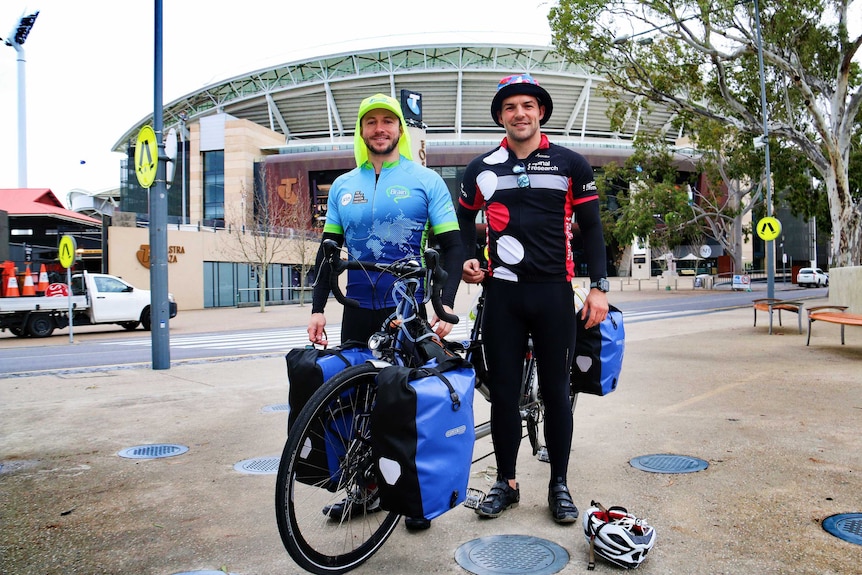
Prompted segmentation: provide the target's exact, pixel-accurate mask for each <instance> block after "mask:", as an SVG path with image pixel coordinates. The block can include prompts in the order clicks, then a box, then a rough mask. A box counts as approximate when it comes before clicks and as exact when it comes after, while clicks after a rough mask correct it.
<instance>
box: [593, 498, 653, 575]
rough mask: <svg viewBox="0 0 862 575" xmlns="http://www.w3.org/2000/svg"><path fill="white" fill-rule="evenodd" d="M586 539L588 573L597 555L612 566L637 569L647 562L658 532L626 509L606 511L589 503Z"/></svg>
mask: <svg viewBox="0 0 862 575" xmlns="http://www.w3.org/2000/svg"><path fill="white" fill-rule="evenodd" d="M584 536H585V537H586V538H587V543H589V544H590V563H589V565H588V566H587V569H588V570H590V571H591V570H592V569H593V568H594V567H595V565H596V561H595V555H598V556H599V557H604V558H605V559H607V560H608V561H610V562H611V563H614V564H615V565H619V566H620V567H625V568H626V569H635V568H637V567H638V566H640V564H641V563H643V560H644V559H646V557H647V554H648V553H649V552H650V549H652V548H653V545H655V540H656V533H655V529H654V528H652V527H651V526H650V525H648V524H647V523H646V521H644V520H643V519H638V518H637V517H635V516H634V515H632V514H631V513H629V512H628V510H626V508H625V507H610V508H608V509H605V508H604V507H603V506H602V504H601V503H597V502H595V501H592V502H590V508H589V509H587V512H586V513H584Z"/></svg>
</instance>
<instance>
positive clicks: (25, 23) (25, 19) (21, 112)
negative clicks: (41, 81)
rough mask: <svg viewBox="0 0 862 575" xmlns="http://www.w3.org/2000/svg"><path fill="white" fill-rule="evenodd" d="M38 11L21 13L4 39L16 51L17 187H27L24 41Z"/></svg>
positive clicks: (25, 58)
mask: <svg viewBox="0 0 862 575" xmlns="http://www.w3.org/2000/svg"><path fill="white" fill-rule="evenodd" d="M38 15H39V12H38V11H36V12H33V13H32V14H23V15H22V16H21V18H19V19H18V23H17V24H15V26H13V27H12V31H11V32H10V33H9V37H8V38H6V40H4V42H5V44H6V45H7V46H12V47H13V48H15V51H16V52H17V53H18V58H17V60H18V187H19V188H26V187H27V95H26V86H27V83H26V74H25V64H26V63H27V57H26V55H25V54H24V42H25V41H26V40H27V35H28V34H30V30H32V29H33V23H34V22H36V16H38Z"/></svg>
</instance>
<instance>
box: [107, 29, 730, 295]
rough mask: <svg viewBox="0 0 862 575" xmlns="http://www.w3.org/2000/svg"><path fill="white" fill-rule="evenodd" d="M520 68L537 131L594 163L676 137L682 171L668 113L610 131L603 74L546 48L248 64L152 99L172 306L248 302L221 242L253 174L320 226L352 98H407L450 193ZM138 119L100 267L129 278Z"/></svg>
mask: <svg viewBox="0 0 862 575" xmlns="http://www.w3.org/2000/svg"><path fill="white" fill-rule="evenodd" d="M522 72H529V73H531V74H532V75H533V76H535V77H536V78H537V80H538V81H539V82H540V83H541V84H542V86H544V87H545V88H547V90H548V91H549V92H550V94H551V96H552V97H553V100H554V112H553V116H552V117H551V118H550V120H549V121H548V122H547V124H546V125H545V126H544V128H543V129H544V131H545V132H546V133H548V134H549V135H550V137H551V139H552V140H553V141H554V142H556V143H558V144H561V145H564V146H568V147H571V148H573V149H575V150H577V151H578V152H580V153H581V154H583V155H584V156H585V157H586V158H587V159H588V160H589V161H590V163H591V164H592V165H593V167H594V168H596V169H601V167H602V166H604V165H605V164H607V163H608V162H611V161H616V162H622V161H624V160H625V159H626V158H627V157H628V156H629V155H630V154H631V153H632V140H633V138H634V136H635V134H637V133H638V131H640V130H644V129H649V130H651V131H659V132H661V133H663V134H664V135H665V136H666V138H667V140H668V141H669V142H670V143H672V144H674V145H677V152H678V159H679V161H680V166H681V169H683V170H686V171H688V170H690V169H692V166H691V163H690V160H691V156H692V150H691V149H690V148H687V147H686V141H687V140H686V138H685V134H684V133H682V132H681V131H680V130H679V129H678V128H676V127H675V122H674V116H673V115H672V114H671V113H669V112H668V111H667V110H663V109H661V108H655V107H649V108H647V107H644V108H643V109H642V112H641V113H640V114H633V115H631V116H630V117H627V118H626V119H625V121H624V122H623V123H622V125H621V126H620V128H619V129H617V130H615V129H613V128H612V126H611V121H610V119H609V114H608V112H609V109H610V108H611V107H612V106H614V105H615V103H616V102H609V101H608V100H607V99H606V98H605V97H604V96H603V92H602V87H603V82H602V79H601V78H599V77H597V76H595V75H593V74H591V73H589V72H588V71H586V70H584V69H583V68H580V67H578V66H575V65H573V64H571V63H569V62H566V61H565V60H564V59H563V58H562V57H561V56H560V55H559V54H557V53H556V52H555V51H553V50H552V49H550V48H548V47H541V46H510V45H499V44H494V45H492V44H483V45H466V46H465V45H449V44H446V45H416V46H402V47H393V48H385V49H383V48H381V49H375V50H370V51H364V52H358V53H342V54H334V55H330V56H324V57H320V58H315V59H309V60H304V61H299V62H292V63H287V64H282V65H278V66H273V67H270V68H266V69H262V70H257V71H254V72H250V73H248V74H244V75H242V76H237V77H234V78H230V79H228V80H225V81H223V82H219V83H217V84H213V85H211V86H207V87H205V88H203V89H201V90H199V91H196V92H194V93H191V94H188V95H186V96H184V97H182V98H179V99H177V100H174V101H173V102H170V103H169V104H167V105H166V106H165V107H164V112H163V119H164V120H163V121H164V133H165V135H166V138H167V144H166V151H167V153H168V155H169V156H173V157H174V161H173V162H172V164H173V166H172V169H171V170H170V171H171V173H170V174H169V176H168V181H169V184H170V186H169V190H168V216H169V230H168V236H169V238H168V243H169V246H171V247H170V249H171V250H173V251H172V253H173V255H174V257H173V258H171V260H170V262H169V271H170V289H171V291H172V292H174V293H175V294H176V295H177V300H178V302H179V303H180V307H181V308H187V309H194V308H202V307H212V306H232V305H238V304H243V303H246V302H248V301H252V302H253V301H256V298H257V293H256V290H255V289H254V288H255V286H256V285H257V283H258V279H257V278H256V277H255V272H254V269H253V267H252V266H250V265H248V264H247V263H245V262H244V261H243V259H242V258H238V257H236V255H235V254H236V250H235V249H234V250H232V249H231V241H232V239H235V238H236V236H237V235H238V234H241V233H242V232H243V230H244V228H245V224H244V222H247V221H248V219H249V218H250V216H249V215H248V214H249V213H250V211H249V204H250V203H251V198H253V194H258V195H260V193H261V188H263V187H265V186H263V185H262V184H261V182H263V181H264V179H265V180H266V181H267V182H272V181H275V182H277V185H278V186H279V187H280V188H281V190H280V191H281V192H284V193H280V194H279V195H280V196H281V200H282V201H285V209H288V208H287V205H288V204H287V197H288V196H290V197H296V196H293V194H298V195H299V197H302V198H307V199H308V201H310V202H311V205H312V208H313V214H312V218H313V221H316V222H318V223H319V222H322V219H323V217H324V214H323V207H325V202H326V197H327V192H328V189H329V185H330V184H331V183H332V181H333V180H334V179H335V178H336V177H337V176H338V175H340V174H341V173H343V172H345V171H347V170H349V169H351V168H352V167H354V165H355V164H354V158H353V129H354V126H355V122H356V113H357V110H358V108H359V103H360V102H361V100H362V99H364V98H365V97H367V96H369V95H371V94H374V93H378V92H381V93H385V94H389V95H391V96H393V97H396V98H402V99H404V103H405V104H408V103H409V104H410V106H406V105H405V108H414V110H413V111H412V112H411V110H410V109H406V110H405V111H406V113H407V114H408V116H414V122H413V123H414V124H415V125H416V128H415V130H417V131H418V132H414V134H413V140H414V148H415V149H416V153H415V154H414V155H415V156H416V159H418V160H419V161H423V162H424V163H425V164H426V165H427V166H428V167H430V168H432V169H434V170H436V171H438V173H440V175H441V176H442V177H443V179H444V180H445V181H446V183H447V185H448V186H449V189H450V191H451V193H452V194H453V197H455V195H456V193H457V190H458V189H459V187H460V181H461V176H462V174H463V170H464V167H465V166H466V165H467V163H468V162H469V161H470V160H471V159H472V158H473V157H475V156H476V155H478V154H480V153H482V152H485V151H487V150H489V149H490V148H491V147H493V146H495V145H497V144H499V142H500V140H501V139H502V137H503V136H504V132H503V130H502V129H501V128H499V127H498V126H497V125H496V124H495V123H494V121H493V119H492V117H491V114H490V103H491V99H492V97H493V95H494V92H495V90H496V87H497V83H498V82H499V80H500V79H501V78H502V77H504V76H507V75H509V74H514V73H522ZM407 100H409V102H408V101H407ZM416 104H418V106H416ZM417 114H421V119H420V118H417V117H416V115H417ZM147 124H150V125H151V124H152V116H151V115H150V116H147V117H144V118H142V120H141V121H140V122H138V123H137V124H135V125H134V126H131V127H130V128H129V130H128V131H127V132H126V133H125V134H124V135H123V136H122V137H121V138H120V139H119V140H118V141H117V143H116V144H115V145H114V150H115V151H119V152H123V153H125V154H127V157H128V158H129V159H128V160H127V166H126V169H125V170H124V173H125V174H126V176H125V178H124V179H123V181H122V182H121V194H120V202H119V207H118V209H116V210H115V212H114V216H113V217H112V221H111V226H110V230H109V234H108V238H109V244H110V246H111V249H110V250H109V254H108V258H107V262H108V264H107V265H108V268H109V269H110V270H111V273H117V274H121V275H123V276H124V277H126V278H128V279H130V280H131V281H133V283H134V282H135V281H138V282H139V283H141V284H144V282H146V281H148V277H149V275H148V273H149V270H148V269H147V268H146V267H145V266H144V265H143V262H144V261H146V257H144V256H145V255H146V253H147V251H148V249H149V247H148V243H149V239H148V236H147V231H146V228H145V223H144V222H145V221H146V220H147V213H148V199H147V197H148V193H147V190H145V189H142V188H140V187H139V186H138V184H137V181H136V179H135V176H134V170H133V164H134V145H135V140H136V136H137V134H138V132H139V130H140V129H141V128H142V127H143V126H144V125H147ZM175 144H176V145H175ZM174 150H175V151H174ZM235 214H239V215H240V217H239V219H237V218H235V217H233V215H235ZM204 232H206V233H204ZM302 243H303V244H304V243H306V242H302ZM235 247H236V246H235V245H234V248H235ZM314 249H315V251H316V243H315V244H314ZM307 251H308V248H307V247H306V246H301V247H299V248H295V249H288V250H285V255H283V256H280V257H279V258H278V259H277V261H275V262H274V263H273V265H271V266H269V270H268V272H267V286H268V288H269V291H268V293H267V295H266V297H267V299H269V300H270V301H273V302H276V301H295V300H296V298H297V297H298V294H299V291H300V290H299V289H298V288H299V287H300V285H301V277H300V275H301V274H300V272H299V270H300V269H301V267H302V264H304V261H301V260H305V259H306V258H307V257H308V256H307V253H306V252H307ZM142 254H143V255H142ZM716 255H717V254H716ZM246 261H247V260H246Z"/></svg>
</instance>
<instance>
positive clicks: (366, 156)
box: [308, 94, 464, 529]
mask: <svg viewBox="0 0 862 575" xmlns="http://www.w3.org/2000/svg"><path fill="white" fill-rule="evenodd" d="M353 151H354V156H355V157H356V168H354V169H353V170H351V171H349V172H348V173H346V174H343V175H341V176H339V177H338V178H337V179H336V180H335V182H334V183H333V184H332V187H331V188H330V190H329V199H328V200H327V211H326V223H325V224H324V227H323V240H327V239H332V240H335V241H336V242H337V243H338V245H345V246H346V247H347V250H348V251H349V252H350V257H351V259H355V260H360V261H377V262H383V263H391V262H395V261H400V260H404V259H416V260H420V259H421V257H422V253H423V251H424V249H425V247H426V246H425V243H426V241H427V238H428V234H429V232H432V233H433V234H434V236H435V238H436V242H437V243H438V244H439V246H440V252H441V259H442V261H443V265H444V267H445V269H446V271H447V272H448V274H449V276H448V280H447V282H446V285H445V286H444V288H443V294H442V301H443V307H444V309H445V310H446V311H447V312H449V313H452V307H453V306H454V303H455V294H456V291H457V289H458V284H459V283H460V279H461V277H460V276H461V264H462V263H463V261H464V258H463V254H462V251H461V238H460V235H459V231H458V221H457V218H456V216H455V207H454V205H453V203H452V197H451V196H450V194H449V189H448V188H447V187H446V184H445V182H443V179H442V178H441V177H440V176H439V175H438V174H437V173H436V172H434V171H433V170H430V169H428V168H426V167H424V166H422V165H420V164H417V163H414V162H413V161H411V156H412V152H411V148H410V136H409V134H408V132H407V124H406V122H405V120H404V114H403V113H402V111H401V105H400V104H399V103H398V101H397V100H395V99H394V98H392V97H390V96H387V95H385V94H375V95H374V96H370V97H368V98H366V99H365V100H363V101H362V103H361V104H360V106H359V114H358V115H357V118H356V131H355V134H354V148H353ZM322 261H323V246H322V245H321V248H320V250H319V252H318V255H317V265H316V267H317V269H318V275H317V279H316V282H315V285H314V291H313V298H312V306H311V320H310V321H309V323H308V339H309V340H310V341H312V342H313V343H316V344H326V343H327V342H326V340H325V339H324V331H323V330H324V327H325V326H326V318H325V316H324V315H323V310H324V307H325V305H326V301H327V299H328V297H329V273H330V269H329V266H323V265H321V262H322ZM393 282H394V278H393V277H392V276H391V275H389V274H385V273H376V272H371V271H368V272H362V271H348V276H347V294H346V295H347V297H348V298H352V299H355V300H356V301H358V302H359V305H360V307H358V308H353V307H345V308H344V313H343V316H342V323H341V341H348V340H355V341H368V338H369V337H370V336H371V334H373V333H375V332H377V331H379V329H380V326H381V325H382V323H383V321H384V320H385V319H386V318H387V317H389V316H390V315H391V314H392V313H393V312H394V311H395V309H394V307H393V303H392V302H393V298H392V293H391V288H392V284H393ZM419 295H420V298H421V294H419ZM421 311H424V310H421ZM430 323H431V325H432V327H434V330H435V332H436V333H437V335H439V336H440V337H441V338H442V337H445V336H446V335H447V334H448V333H449V332H450V331H451V329H452V325H451V324H449V323H447V322H444V321H442V320H440V319H438V318H437V317H436V315H432V317H431V321H430ZM366 499H367V500H368V503H366V504H365V509H351V508H350V503H349V502H347V501H344V502H341V503H337V504H335V505H330V506H327V507H326V508H324V510H323V512H324V514H326V515H328V516H329V517H332V518H334V519H341V518H342V517H343V516H345V515H346V516H347V517H349V516H350V515H352V514H356V513H363V512H364V513H370V512H374V511H378V510H379V509H380V503H379V499H378V498H376V497H370V498H366ZM405 524H406V526H407V528H408V529H427V528H428V527H429V526H430V521H427V520H426V519H424V518H422V517H419V518H407V519H406V520H405Z"/></svg>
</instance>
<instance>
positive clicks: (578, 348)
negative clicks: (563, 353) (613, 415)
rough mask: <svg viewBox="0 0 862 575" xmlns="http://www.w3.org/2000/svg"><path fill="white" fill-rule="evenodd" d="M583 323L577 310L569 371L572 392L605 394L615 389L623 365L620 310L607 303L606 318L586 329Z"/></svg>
mask: <svg viewBox="0 0 862 575" xmlns="http://www.w3.org/2000/svg"><path fill="white" fill-rule="evenodd" d="M585 324H586V322H585V321H584V320H583V319H581V314H580V312H579V313H578V315H577V340H576V341H575V358H574V361H573V362H572V373H571V382H572V391H573V392H574V393H589V394H592V395H607V394H609V393H610V392H612V391H614V390H615V389H616V388H617V383H618V381H619V377H620V370H621V369H622V366H623V355H624V354H625V348H626V330H625V326H624V325H623V312H622V311H620V310H619V309H618V308H616V307H615V306H610V308H609V311H608V315H607V317H606V318H605V319H604V321H602V322H601V323H600V324H599V325H597V326H593V327H591V328H590V329H587V328H586V327H585Z"/></svg>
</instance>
